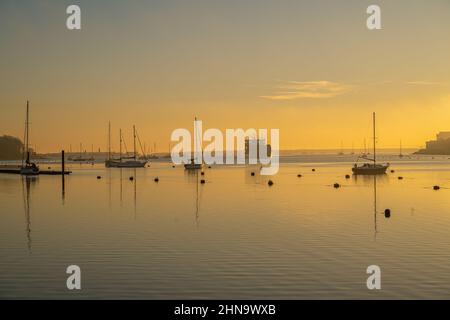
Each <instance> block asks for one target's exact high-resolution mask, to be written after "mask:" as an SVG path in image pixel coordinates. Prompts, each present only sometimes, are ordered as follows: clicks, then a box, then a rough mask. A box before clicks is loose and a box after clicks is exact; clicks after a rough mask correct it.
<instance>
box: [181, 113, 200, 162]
mask: <svg viewBox="0 0 450 320" xmlns="http://www.w3.org/2000/svg"><path fill="white" fill-rule="evenodd" d="M194 123H195V126H194V134H195V143H194V146H197V147H199V148H200V150H201V155H202V159H201V160H200V161H198V160H197V159H196V158H195V155H196V153H197V150H194V152H193V157H192V158H191V162H189V163H185V164H184V168H185V169H186V170H199V169H202V168H203V149H202V146H201V139H200V137H199V134H200V133H199V130H198V128H197V117H195V118H194Z"/></svg>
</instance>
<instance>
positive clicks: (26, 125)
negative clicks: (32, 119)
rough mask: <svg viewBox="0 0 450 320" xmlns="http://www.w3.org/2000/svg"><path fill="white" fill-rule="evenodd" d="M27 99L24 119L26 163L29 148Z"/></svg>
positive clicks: (28, 157)
mask: <svg viewBox="0 0 450 320" xmlns="http://www.w3.org/2000/svg"><path fill="white" fill-rule="evenodd" d="M29 110H30V107H29V101H28V100H27V114H26V120H25V154H26V163H27V164H28V163H30V149H29V122H28V119H29V112H30V111H29Z"/></svg>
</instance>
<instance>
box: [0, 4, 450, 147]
mask: <svg viewBox="0 0 450 320" xmlns="http://www.w3.org/2000/svg"><path fill="white" fill-rule="evenodd" d="M376 3H377V4H378V5H379V6H380V7H381V10H382V11H381V12H382V27H383V29H382V30H376V31H369V30H368V29H367V28H366V19H367V14H366V13H365V12H366V8H367V7H368V6H369V5H370V4H373V1H366V0H348V1H335V0H333V1H331V0H317V1H299V0H296V1H294V0H266V1H261V0H246V1H242V0H241V1H237V0H227V1H223V0H222V1H220V0H190V1H182V0H154V1H136V0H132V1H131V0H130V1H126V2H125V1H118V0H108V1H106V0H98V1H86V0H82V1H51V0H43V1H32V0H23V1H20V2H18V1H14V0H3V1H1V3H0V46H1V55H0V70H1V76H0V88H1V92H2V94H1V95H0V128H1V130H0V135H3V134H8V135H13V136H17V137H20V138H21V137H22V136H23V126H24V113H25V106H26V100H27V99H28V100H30V105H31V117H32V118H31V122H32V126H31V139H32V145H34V146H35V147H36V148H37V150H38V152H54V151H58V150H61V149H62V148H65V149H66V150H68V148H69V145H70V144H71V145H72V148H73V150H74V151H75V150H77V148H78V145H79V143H80V142H82V143H83V145H84V146H85V148H86V149H87V150H90V148H91V144H94V147H95V150H97V149H98V148H101V149H102V150H105V148H106V143H107V129H108V121H111V123H112V129H113V147H114V148H115V149H116V150H117V148H118V146H117V145H118V129H119V127H121V128H122V129H123V130H124V134H125V138H126V139H127V143H128V144H129V145H130V142H131V130H132V125H133V124H135V125H136V127H137V128H138V130H139V135H140V137H141V139H142V141H143V142H146V144H147V146H149V145H152V146H153V144H154V143H156V145H157V151H158V152H166V151H167V150H168V144H169V139H170V134H171V132H172V130H174V129H176V128H188V129H191V130H192V126H193V123H192V121H193V117H194V115H197V116H198V117H199V118H200V119H201V120H203V123H204V127H205V128H219V129H225V128H244V129H245V128H268V129H270V128H279V129H280V148H281V149H324V148H334V149H337V148H340V145H341V141H342V143H343V145H344V148H351V146H352V144H354V146H355V148H361V147H362V145H363V141H364V138H366V139H367V140H369V139H370V137H371V113H372V111H375V112H377V119H378V122H377V129H378V138H379V139H378V146H379V147H380V148H386V147H398V145H399V141H400V140H402V141H403V146H404V147H405V148H407V147H419V146H422V145H424V143H425V141H426V140H429V139H433V138H434V136H435V134H436V133H437V132H438V131H450V121H449V120H450V76H449V75H450V59H449V57H450V41H449V40H450V39H449V33H448V30H450V2H449V1H447V0H432V1H420V0H398V1H376ZM70 4H78V5H79V6H80V7H81V10H82V13H81V15H82V30H80V31H69V30H67V29H66V26H65V21H66V18H67V14H66V13H65V11H66V7H67V6H68V5H70Z"/></svg>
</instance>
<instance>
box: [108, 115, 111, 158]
mask: <svg viewBox="0 0 450 320" xmlns="http://www.w3.org/2000/svg"><path fill="white" fill-rule="evenodd" d="M108 160H111V121H109V122H108Z"/></svg>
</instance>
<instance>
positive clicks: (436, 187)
mask: <svg viewBox="0 0 450 320" xmlns="http://www.w3.org/2000/svg"><path fill="white" fill-rule="evenodd" d="M440 188H441V187H439V186H433V190H439V189H440Z"/></svg>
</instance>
